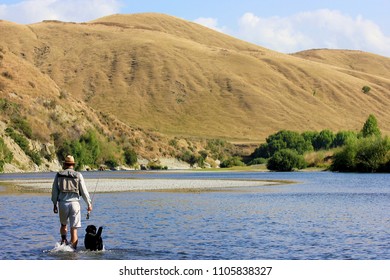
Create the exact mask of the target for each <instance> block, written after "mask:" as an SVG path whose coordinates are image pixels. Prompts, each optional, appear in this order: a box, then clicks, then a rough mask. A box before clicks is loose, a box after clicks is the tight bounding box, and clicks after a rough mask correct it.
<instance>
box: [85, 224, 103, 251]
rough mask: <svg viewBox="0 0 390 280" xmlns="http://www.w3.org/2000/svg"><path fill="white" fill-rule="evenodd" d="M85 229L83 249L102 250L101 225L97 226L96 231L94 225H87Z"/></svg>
mask: <svg viewBox="0 0 390 280" xmlns="http://www.w3.org/2000/svg"><path fill="white" fill-rule="evenodd" d="M85 231H86V232H87V233H86V234H85V238H84V246H85V249H87V250H91V251H101V250H103V239H102V231H103V227H99V229H98V232H97V233H96V227H95V226H94V225H89V226H87V228H86V229H85Z"/></svg>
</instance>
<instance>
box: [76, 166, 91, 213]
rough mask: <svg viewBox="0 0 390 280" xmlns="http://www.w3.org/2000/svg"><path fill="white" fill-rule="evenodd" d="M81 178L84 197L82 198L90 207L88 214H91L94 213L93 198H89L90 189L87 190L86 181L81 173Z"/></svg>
mask: <svg viewBox="0 0 390 280" xmlns="http://www.w3.org/2000/svg"><path fill="white" fill-rule="evenodd" d="M79 176H80V194H81V196H82V198H83V199H84V201H85V203H86V204H87V205H88V209H87V210H88V212H91V211H92V201H91V198H90V196H89V192H88V189H87V186H86V184H85V181H84V177H83V175H82V174H81V173H79Z"/></svg>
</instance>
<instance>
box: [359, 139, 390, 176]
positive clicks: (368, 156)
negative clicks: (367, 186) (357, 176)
mask: <svg viewBox="0 0 390 280" xmlns="http://www.w3.org/2000/svg"><path fill="white" fill-rule="evenodd" d="M389 149H390V142H389V141H388V139H387V138H385V139H381V138H380V137H371V138H364V139H361V140H360V141H359V143H358V149H357V152H356V157H355V164H356V171H358V172H377V171H378V170H380V168H381V167H382V166H383V165H385V164H386V154H387V152H388V151H389Z"/></svg>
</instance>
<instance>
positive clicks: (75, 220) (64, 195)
mask: <svg viewBox="0 0 390 280" xmlns="http://www.w3.org/2000/svg"><path fill="white" fill-rule="evenodd" d="M74 166H75V161H74V158H73V156H66V158H65V162H64V166H63V168H64V170H63V171H60V172H58V173H57V174H56V176H55V178H54V182H53V186H52V190H51V200H52V201H53V204H54V208H53V212H54V213H59V217H60V223H61V228H60V233H61V244H64V243H65V244H66V245H68V240H67V238H66V236H67V232H68V229H67V223H68V220H69V226H70V236H71V237H70V245H71V246H72V247H73V248H74V249H76V248H77V242H78V235H77V229H78V228H79V227H81V213H80V196H82V198H83V199H84V201H85V203H86V204H87V205H88V209H87V211H88V213H89V212H91V211H92V202H91V199H90V197H89V193H88V190H87V187H86V185H85V181H84V178H83V175H82V174H81V173H79V172H77V171H75V170H74ZM57 204H58V208H57ZM58 210H59V211H58Z"/></svg>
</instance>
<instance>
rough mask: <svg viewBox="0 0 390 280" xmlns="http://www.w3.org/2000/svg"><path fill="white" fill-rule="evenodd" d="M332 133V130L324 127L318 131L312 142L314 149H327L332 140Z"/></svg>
mask: <svg viewBox="0 0 390 280" xmlns="http://www.w3.org/2000/svg"><path fill="white" fill-rule="evenodd" d="M334 138H335V136H334V134H333V132H332V131H330V130H328V129H325V130H322V131H321V132H320V133H318V134H317V135H316V136H315V137H314V139H313V142H312V145H313V147H314V150H316V151H318V150H328V149H329V148H330V147H331V146H332V144H333V141H334Z"/></svg>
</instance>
